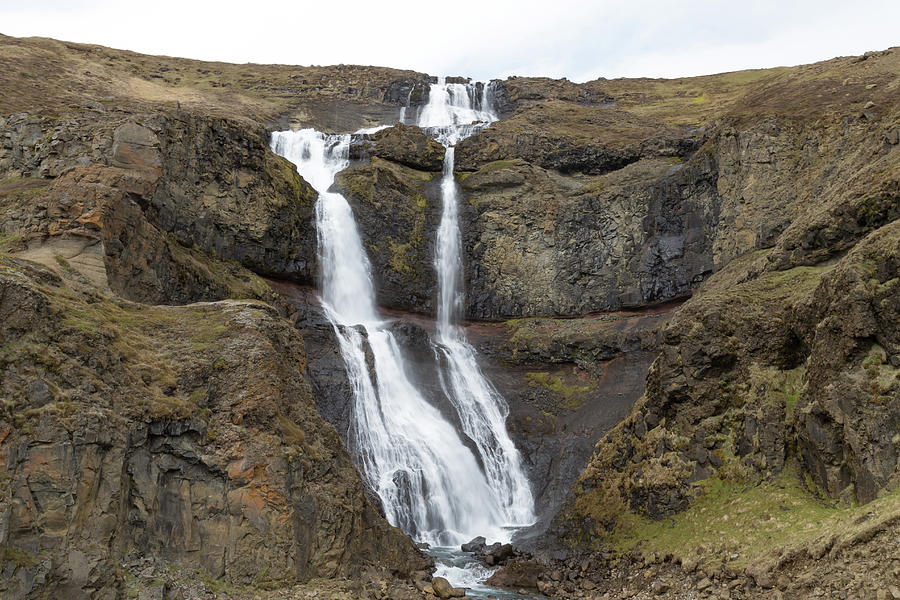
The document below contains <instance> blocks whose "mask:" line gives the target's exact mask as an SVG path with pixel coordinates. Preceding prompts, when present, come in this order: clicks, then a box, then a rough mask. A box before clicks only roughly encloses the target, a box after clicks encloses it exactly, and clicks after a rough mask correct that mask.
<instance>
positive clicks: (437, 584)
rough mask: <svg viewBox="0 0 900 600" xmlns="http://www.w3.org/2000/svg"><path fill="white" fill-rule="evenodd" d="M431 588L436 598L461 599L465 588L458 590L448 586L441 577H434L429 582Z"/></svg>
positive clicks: (464, 593)
mask: <svg viewBox="0 0 900 600" xmlns="http://www.w3.org/2000/svg"><path fill="white" fill-rule="evenodd" d="M431 587H432V588H434V593H435V594H437V597H438V598H462V597H463V596H465V595H466V588H458V587H453V586H452V585H450V582H449V581H447V580H446V579H444V578H443V577H435V578H434V579H432V580H431Z"/></svg>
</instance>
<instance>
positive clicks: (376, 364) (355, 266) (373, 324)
mask: <svg viewBox="0 0 900 600" xmlns="http://www.w3.org/2000/svg"><path fill="white" fill-rule="evenodd" d="M349 142H350V136H349V135H325V134H322V133H319V132H317V131H315V130H312V129H304V130H300V131H283V132H276V133H274V134H273V135H272V149H273V150H274V151H275V152H276V153H277V154H280V155H281V156H284V157H285V158H287V159H288V160H290V161H292V162H293V163H294V164H295V165H297V170H298V171H299V173H300V174H301V176H303V178H304V179H306V181H308V182H309V183H310V184H311V185H312V186H313V188H315V189H316V191H318V192H319V198H318V201H317V203H316V227H317V230H318V248H319V263H320V266H321V269H322V303H323V307H324V310H325V314H326V315H327V317H328V319H329V320H330V321H331V323H332V325H333V326H334V331H335V334H336V336H337V338H338V341H339V344H340V348H341V353H342V355H343V359H344V363H345V366H346V369H347V374H348V377H349V381H350V383H351V385H352V387H353V393H354V406H353V423H352V425H351V432H350V433H351V440H352V445H353V450H354V452H355V454H356V456H357V459H358V460H359V462H360V467H361V471H362V473H363V475H364V477H365V478H366V480H367V483H368V484H369V485H370V486H371V488H372V489H373V490H374V491H375V493H376V494H377V495H378V496H379V498H380V499H381V502H382V504H383V506H384V511H385V514H386V516H387V519H388V521H389V522H390V523H392V524H394V525H397V526H399V527H400V528H401V529H403V530H404V531H405V532H407V533H408V534H410V535H411V536H412V537H413V538H414V539H416V540H418V541H422V542H427V543H429V544H431V545H457V544H460V543H461V542H464V541H468V540H469V539H471V538H472V537H474V536H476V535H484V536H487V537H489V538H490V539H498V540H506V539H508V538H509V531H508V530H506V529H505V528H504V526H505V525H509V524H510V521H509V514H510V511H509V508H508V507H507V506H506V504H505V501H504V499H503V498H501V497H499V496H498V495H497V493H496V488H495V486H493V485H491V483H489V481H488V477H487V476H486V475H485V472H484V471H483V470H482V469H481V468H480V467H479V464H478V461H477V459H476V458H475V455H474V454H473V453H472V451H471V450H470V449H469V448H468V447H467V446H466V445H465V444H464V443H463V441H462V439H461V438H460V436H459V434H458V433H457V432H456V430H455V429H454V427H453V426H452V425H451V424H450V423H449V422H448V421H447V420H446V419H445V418H444V417H443V415H441V413H440V411H438V410H437V409H436V408H435V407H434V406H433V405H431V404H430V403H429V402H428V401H427V400H426V399H425V398H424V397H423V395H422V394H421V392H420V391H419V390H418V389H417V387H416V385H415V384H414V383H413V381H412V380H411V379H410V377H409V375H408V373H407V370H406V368H405V361H404V357H403V355H402V353H401V351H400V348H399V346H398V344H397V342H396V340H395V339H394V336H393V334H392V333H391V332H390V330H389V328H388V325H389V323H387V322H385V321H384V319H382V317H381V316H380V315H379V314H378V311H377V309H376V307H375V291H374V288H373V285H372V279H371V274H370V268H369V261H368V259H367V257H366V254H365V252H364V250H363V246H362V243H361V241H360V238H359V234H358V232H357V228H356V222H355V221H354V218H353V213H352V211H351V209H350V205H349V204H348V203H347V200H346V199H345V198H344V197H343V196H342V195H341V194H338V193H333V192H330V191H329V188H330V187H331V185H332V184H333V182H334V177H335V175H336V174H337V172H338V171H340V170H342V169H343V168H345V167H346V166H347V164H348V151H349ZM367 345H368V349H369V351H370V352H371V357H372V368H371V369H370V368H369V364H368V362H367V357H366V354H367V353H366V346H367Z"/></svg>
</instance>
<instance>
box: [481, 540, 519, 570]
mask: <svg viewBox="0 0 900 600" xmlns="http://www.w3.org/2000/svg"><path fill="white" fill-rule="evenodd" d="M494 545H495V546H496V544H494ZM515 554H516V551H515V550H514V549H513V547H512V544H503V545H502V546H500V547H499V548H490V549H488V551H487V552H486V555H485V557H484V562H486V563H487V564H488V566H491V567H493V566H494V565H501V564H503V563H504V562H506V561H507V560H509V559H510V558H512V557H513V556H515Z"/></svg>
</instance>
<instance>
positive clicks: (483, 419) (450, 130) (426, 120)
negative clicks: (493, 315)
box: [417, 80, 535, 527]
mask: <svg viewBox="0 0 900 600" xmlns="http://www.w3.org/2000/svg"><path fill="white" fill-rule="evenodd" d="M480 87H481V93H479V86H478V85H475V84H461V83H451V84H448V83H445V82H444V81H443V80H439V81H438V83H436V84H433V85H432V86H431V89H430V92H429V97H428V103H427V104H426V105H425V106H424V107H423V109H422V110H421V112H420V113H419V116H418V119H417V124H418V125H419V127H421V128H423V129H425V130H426V131H428V132H429V133H430V134H431V135H433V136H434V137H435V138H436V139H437V140H438V141H439V142H440V143H442V144H443V145H444V146H445V148H446V154H445V155H444V166H443V175H442V178H441V200H442V203H443V207H442V213H441V222H440V225H439V227H438V232H437V244H436V248H435V270H436V272H437V280H438V287H439V289H438V310H437V318H438V319H437V339H436V340H435V344H434V347H435V354H436V356H437V358H438V363H439V374H440V377H441V384H442V386H443V389H444V392H445V394H446V395H447V397H448V398H449V399H450V401H451V402H452V403H453V406H454V407H455V408H456V411H457V413H458V414H459V418H460V422H461V424H462V428H463V431H464V432H465V434H466V435H467V436H468V437H469V438H470V439H471V440H472V441H473V442H474V443H475V446H476V448H477V449H478V453H479V455H480V458H481V462H482V464H483V465H484V468H485V471H486V472H487V480H488V483H489V485H490V486H491V488H492V489H493V490H494V493H495V494H496V495H497V496H498V497H499V498H500V499H501V502H502V506H503V509H504V517H505V520H506V522H507V523H510V524H514V525H516V526H519V527H522V526H525V525H530V524H532V523H533V522H534V520H535V515H534V500H533V496H532V494H531V488H530V486H529V484H528V478H527V477H526V475H525V472H524V469H523V468H522V461H521V456H520V454H519V451H518V449H516V447H515V444H513V441H512V439H511V438H510V437H509V433H508V432H507V430H506V417H507V415H508V414H509V408H508V406H507V404H506V401H505V400H504V399H503V397H502V396H501V395H500V394H499V393H498V392H497V390H496V389H495V388H494V386H493V385H491V383H490V382H489V381H488V380H487V379H486V378H485V377H484V374H483V373H482V372H481V369H480V368H479V366H478V362H477V361H476V356H475V350H474V348H472V346H471V345H470V344H469V343H468V342H467V340H466V337H465V333H464V332H463V330H462V329H461V328H460V327H459V326H458V324H457V320H458V318H459V317H460V315H461V313H462V306H463V300H464V295H463V292H462V290H461V287H462V286H461V283H462V258H461V256H462V252H461V239H460V229H459V214H458V212H459V193H458V188H457V185H456V180H455V178H454V175H453V167H454V158H455V150H456V149H455V147H454V146H455V144H456V143H457V142H459V141H460V140H463V139H465V138H466V137H468V136H470V135H472V134H473V133H476V132H477V131H478V130H480V129H481V128H483V127H485V126H486V125H488V124H490V123H491V122H493V121H496V120H497V115H496V113H495V112H494V110H493V107H492V102H491V94H490V84H483V85H482V86H480Z"/></svg>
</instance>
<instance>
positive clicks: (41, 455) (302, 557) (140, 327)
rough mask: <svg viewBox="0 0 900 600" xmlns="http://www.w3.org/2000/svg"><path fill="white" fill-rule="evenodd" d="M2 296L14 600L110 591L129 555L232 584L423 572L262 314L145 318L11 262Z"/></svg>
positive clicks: (145, 313) (227, 308) (244, 305)
mask: <svg viewBox="0 0 900 600" xmlns="http://www.w3.org/2000/svg"><path fill="white" fill-rule="evenodd" d="M0 298H2V309H0V314H2V315H3V317H4V323H5V327H4V331H3V338H2V340H0V342H2V348H3V355H2V368H3V371H2V372H3V377H4V384H3V390H4V398H5V402H4V405H3V410H4V413H3V421H4V423H5V425H4V427H3V429H2V432H3V433H2V443H0V452H2V468H3V471H2V472H3V474H4V475H3V501H2V504H3V510H2V512H0V514H2V528H0V532H2V535H3V544H4V547H5V548H7V560H6V564H5V569H6V574H7V577H4V583H3V586H4V595H8V596H9V597H32V596H35V597H36V596H39V595H41V594H47V593H52V594H60V595H65V596H66V597H71V598H76V597H95V598H101V597H104V598H105V597H118V595H119V594H120V593H121V591H122V589H123V587H124V586H125V583H126V582H125V581H124V580H123V579H122V572H121V567H120V566H119V563H118V557H119V556H120V554H119V553H123V552H125V551H129V550H139V551H140V552H142V553H144V554H149V555H152V556H157V557H160V558H162V559H164V560H169V561H172V562H173V563H175V564H178V565H181V566H186V567H191V568H195V569H199V570H200V571H201V572H203V573H205V574H207V575H208V576H210V577H212V578H219V577H225V578H226V580H228V581H232V582H235V583H251V582H257V583H259V582H261V581H265V580H270V581H277V582H281V583H282V584H286V583H289V582H291V581H295V580H303V579H307V578H309V577H311V576H325V577H334V576H339V575H344V576H347V575H351V574H353V573H355V572H356V571H357V570H358V569H359V568H360V567H361V566H363V565H379V564H390V565H392V569H396V570H397V572H398V573H404V572H405V573H409V572H411V571H412V570H415V569H419V568H422V567H424V566H425V562H424V561H423V559H422V558H420V557H419V555H418V554H417V552H416V551H415V549H414V548H413V547H412V543H411V542H410V541H409V540H408V539H407V538H405V536H403V535H402V534H401V533H400V532H399V531H398V530H396V529H394V528H391V527H390V526H388V525H387V524H386V523H385V522H384V520H383V518H381V517H380V516H379V514H378V512H377V511H376V510H375V509H374V508H373V507H372V506H371V505H370V504H369V502H368V501H367V500H366V499H365V495H364V493H363V486H362V483H361V481H360V480H359V478H358V476H357V475H356V473H355V470H354V467H353V465H352V463H351V462H350V459H349V456H348V455H347V454H346V452H345V451H344V450H343V448H342V446H341V444H340V441H339V439H338V437H337V433H336V432H335V431H334V429H333V428H332V427H330V426H328V425H326V424H325V423H324V422H323V421H322V420H321V417H319V415H318V413H317V412H316V410H315V406H314V403H313V399H312V396H311V393H310V389H309V386H308V384H307V383H306V381H305V380H304V378H303V373H304V369H305V360H306V359H305V352H304V348H303V340H302V338H301V337H300V336H299V334H298V333H297V331H296V330H295V329H293V327H291V326H290V324H289V323H288V322H286V321H285V320H284V319H281V318H279V316H278V313H277V312H275V310H274V309H272V308H271V307H270V306H268V305H266V304H263V303H260V302H255V303H254V302H238V301H224V302H219V303H208V304H196V305H191V306H189V307H184V308H182V307H148V306H145V305H139V304H133V303H129V302H127V301H123V300H117V299H115V298H111V297H109V296H107V295H105V294H103V293H102V292H100V291H98V290H97V289H96V288H95V287H94V286H91V285H90V284H88V283H86V282H85V281H84V280H83V279H82V278H81V277H80V276H79V275H78V273H77V271H75V270H74V269H72V268H71V267H68V266H67V265H66V264H65V263H64V261H60V263H59V265H58V268H57V269H50V268H47V267H39V266H36V265H35V264H34V263H27V262H23V261H18V260H16V259H11V258H3V265H2V294H0ZM251 373H252V375H251ZM10 556H14V558H13V559H12V560H11V561H10V559H9V557H10ZM387 557H390V558H389V559H388V560H385V559H386V558H387Z"/></svg>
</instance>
